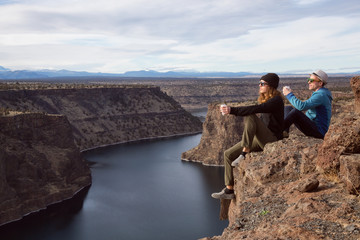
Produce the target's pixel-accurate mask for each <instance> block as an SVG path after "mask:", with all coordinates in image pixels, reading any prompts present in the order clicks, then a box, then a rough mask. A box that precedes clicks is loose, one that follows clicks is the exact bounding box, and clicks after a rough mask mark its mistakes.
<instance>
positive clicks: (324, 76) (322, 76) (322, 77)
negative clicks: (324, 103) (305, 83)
mask: <svg viewBox="0 0 360 240" xmlns="http://www.w3.org/2000/svg"><path fill="white" fill-rule="evenodd" d="M312 74H314V75H315V76H317V77H318V78H319V79H320V80H321V81H322V82H323V83H324V85H325V84H327V80H328V75H327V74H326V73H325V72H324V71H323V70H316V71H315V72H313V73H312Z"/></svg>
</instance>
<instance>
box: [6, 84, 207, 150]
mask: <svg viewBox="0 0 360 240" xmlns="http://www.w3.org/2000/svg"><path fill="white" fill-rule="evenodd" d="M0 107H3V108H9V109H13V110H17V111H29V112H45V113H49V114H63V115H65V116H67V118H68V119H69V122H70V123H71V125H72V128H73V133H74V137H75V141H76V144H77V145H78V146H79V147H80V149H81V150H84V149H89V148H94V147H98V146H103V145H109V144H115V143H121V142H128V141H136V140H141V139H147V138H157V137H168V136H173V135H183V134H189V133H198V132H201V130H202V123H201V121H200V120H199V119H198V118H196V117H194V116H192V115H191V114H190V113H188V112H186V111H185V110H184V109H183V108H182V107H181V106H180V104H179V103H177V102H176V101H175V100H174V99H172V98H171V97H169V96H168V95H166V94H165V93H163V92H161V91H160V88H159V87H151V86H136V85H116V86H112V87H106V86H105V87H101V86H96V85H93V86H92V88H74V89H45V90H6V91H0Z"/></svg>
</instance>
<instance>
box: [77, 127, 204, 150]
mask: <svg viewBox="0 0 360 240" xmlns="http://www.w3.org/2000/svg"><path fill="white" fill-rule="evenodd" d="M199 133H202V131H198V132H191V133H181V134H174V135H168V136H157V137H149V138H140V139H135V140H130V141H122V142H115V143H111V144H104V145H99V146H96V147H92V148H86V149H83V150H80V152H81V153H83V152H87V151H91V150H95V149H99V148H104V147H110V146H115V145H121V144H127V143H136V142H142V141H149V140H160V139H166V138H173V137H181V136H191V135H196V134H199Z"/></svg>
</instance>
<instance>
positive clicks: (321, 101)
mask: <svg viewBox="0 0 360 240" xmlns="http://www.w3.org/2000/svg"><path fill="white" fill-rule="evenodd" d="M286 98H287V99H288V100H289V102H290V103H291V105H293V106H294V108H296V109H297V110H299V111H304V110H307V111H306V116H307V117H308V118H310V119H311V120H312V121H314V122H315V124H316V126H317V128H318V131H319V132H320V133H321V134H323V135H325V133H326V132H327V131H328V129H329V126H330V120H331V102H332V95H331V92H330V91H329V90H328V89H327V88H320V89H319V90H317V91H316V92H313V94H312V95H311V97H310V98H309V99H308V100H306V101H301V100H299V99H297V98H296V97H295V95H294V94H293V93H292V92H291V93H289V94H288V95H287V96H286Z"/></svg>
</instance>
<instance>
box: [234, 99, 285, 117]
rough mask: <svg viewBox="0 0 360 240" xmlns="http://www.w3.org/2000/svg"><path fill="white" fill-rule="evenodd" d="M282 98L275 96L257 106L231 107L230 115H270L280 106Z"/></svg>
mask: <svg viewBox="0 0 360 240" xmlns="http://www.w3.org/2000/svg"><path fill="white" fill-rule="evenodd" d="M281 102H282V98H281V97H280V96H276V97H273V98H271V99H270V100H268V101H267V102H265V103H262V104H259V105H251V106H245V107H232V108H231V109H230V114H233V115H236V116H247V115H251V114H255V113H270V112H274V110H275V109H276V108H278V107H279V106H281V105H279V104H281Z"/></svg>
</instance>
